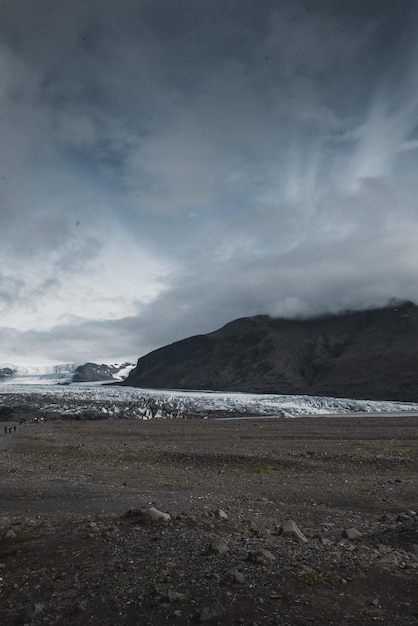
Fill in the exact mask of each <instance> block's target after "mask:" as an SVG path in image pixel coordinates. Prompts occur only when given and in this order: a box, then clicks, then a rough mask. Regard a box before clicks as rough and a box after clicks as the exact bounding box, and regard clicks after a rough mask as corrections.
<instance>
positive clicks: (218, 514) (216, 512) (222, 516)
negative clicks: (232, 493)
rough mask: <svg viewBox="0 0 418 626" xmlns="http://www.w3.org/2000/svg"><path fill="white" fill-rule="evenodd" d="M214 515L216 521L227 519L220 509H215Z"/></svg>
mask: <svg viewBox="0 0 418 626" xmlns="http://www.w3.org/2000/svg"><path fill="white" fill-rule="evenodd" d="M214 513H215V517H217V518H218V519H228V515H227V514H226V513H225V511H223V510H222V509H216V511H214Z"/></svg>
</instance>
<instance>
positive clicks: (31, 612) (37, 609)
mask: <svg viewBox="0 0 418 626" xmlns="http://www.w3.org/2000/svg"><path fill="white" fill-rule="evenodd" d="M44 610H45V606H44V605H43V604H41V603H40V602H36V603H35V604H33V605H32V606H31V607H30V608H29V609H28V610H27V611H26V614H25V616H24V619H25V620H29V621H32V620H33V619H34V617H37V616H38V615H40V614H41V613H43V612H44Z"/></svg>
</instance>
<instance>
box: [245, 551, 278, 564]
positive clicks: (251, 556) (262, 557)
mask: <svg viewBox="0 0 418 626" xmlns="http://www.w3.org/2000/svg"><path fill="white" fill-rule="evenodd" d="M275 559H276V557H275V556H274V554H272V553H271V552H269V550H264V549H261V550H252V551H250V552H249V553H248V556H247V560H248V561H251V563H262V564H265V563H269V562H270V563H271V562H272V561H275Z"/></svg>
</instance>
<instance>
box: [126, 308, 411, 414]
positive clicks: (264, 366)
mask: <svg viewBox="0 0 418 626" xmlns="http://www.w3.org/2000/svg"><path fill="white" fill-rule="evenodd" d="M122 384H124V385H131V386H135V387H144V388H159V389H161V388H166V389H202V390H203V389H206V390H218V391H247V392H260V393H279V394H301V395H305V394H306V395H318V396H333V397H345V398H358V399H371V400H397V401H413V402H417V401H418V307H417V306H416V305H415V304H413V303H411V302H406V303H402V304H399V305H397V306H389V307H386V308H381V309H372V310H366V311H350V312H346V313H343V314H338V315H327V316H323V317H318V318H314V319H303V320H302V319H296V320H295V319H294V320H289V319H272V318H270V317H268V316H265V315H257V316H255V317H248V318H242V319H238V320H235V321H233V322H231V323H229V324H227V325H226V326H224V327H223V328H221V329H219V330H217V331H215V332H212V333H209V334H207V335H198V336H195V337H189V338H187V339H184V340H182V341H177V342H175V343H173V344H171V345H168V346H165V347H163V348H160V349H158V350H154V351H153V352H150V353H149V354H147V355H146V356H144V357H142V358H140V359H138V362H137V366H136V368H135V369H133V370H132V371H131V373H130V374H129V376H128V377H127V378H126V379H125V381H124V382H123V383H122Z"/></svg>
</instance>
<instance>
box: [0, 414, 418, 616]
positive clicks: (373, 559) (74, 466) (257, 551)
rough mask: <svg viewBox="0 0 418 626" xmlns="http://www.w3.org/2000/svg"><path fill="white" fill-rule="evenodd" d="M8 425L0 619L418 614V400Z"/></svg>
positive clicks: (0, 445) (0, 435)
mask: <svg viewBox="0 0 418 626" xmlns="http://www.w3.org/2000/svg"><path fill="white" fill-rule="evenodd" d="M5 425H7V426H10V425H13V422H7V423H6V422H4V423H1V424H0V475H1V483H0V507H1V508H0V623H1V624H4V625H8V624H26V623H27V624H63V625H65V624H83V625H84V624H85V625H95V624H98V625H99V624H100V625H117V624H121V625H123V624H126V625H131V624H132V625H133V624H136V625H142V624H144V625H145V624H149V625H157V626H159V625H160V624H161V625H162V624H179V625H180V624H181V625H186V624H196V623H207V624H225V625H226V624H244V625H248V626H250V625H251V626H255V625H260V626H261V625H262V624H270V625H273V624H280V625H284V624H291V625H293V624H295V625H296V624H298V625H305V624H306V625H307V624H313V625H317V624H318V625H319V624H321V625H324V624H341V625H347V626H348V625H350V626H354V625H363V624H375V623H376V622H380V623H383V624H403V625H404V624H417V623H418V600H417V590H418V517H417V514H416V512H417V510H418V417H417V416H416V415H408V414H403V415H399V416H397V415H391V416H367V415H361V416H349V417H335V416H332V417H316V418H312V417H309V418H298V419H253V420H251V419H246V420H225V421H224V420H216V419H207V420H201V419H194V420H187V419H181V420H160V419H155V420H148V421H142V420H124V419H119V420H117V419H111V420H91V421H74V420H59V419H57V420H54V421H48V422H43V423H27V424H25V425H18V426H17V431H16V433H15V434H14V433H10V434H9V433H7V434H5V433H4V426H5ZM154 509H155V510H156V511H157V512H158V511H159V512H164V513H168V514H169V516H170V519H166V520H165V521H161V520H153V519H152V514H150V510H151V511H154ZM154 517H155V516H154ZM157 517H158V516H157ZM165 517H167V516H165ZM289 520H291V521H292V522H293V524H291V522H290V521H289Z"/></svg>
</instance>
